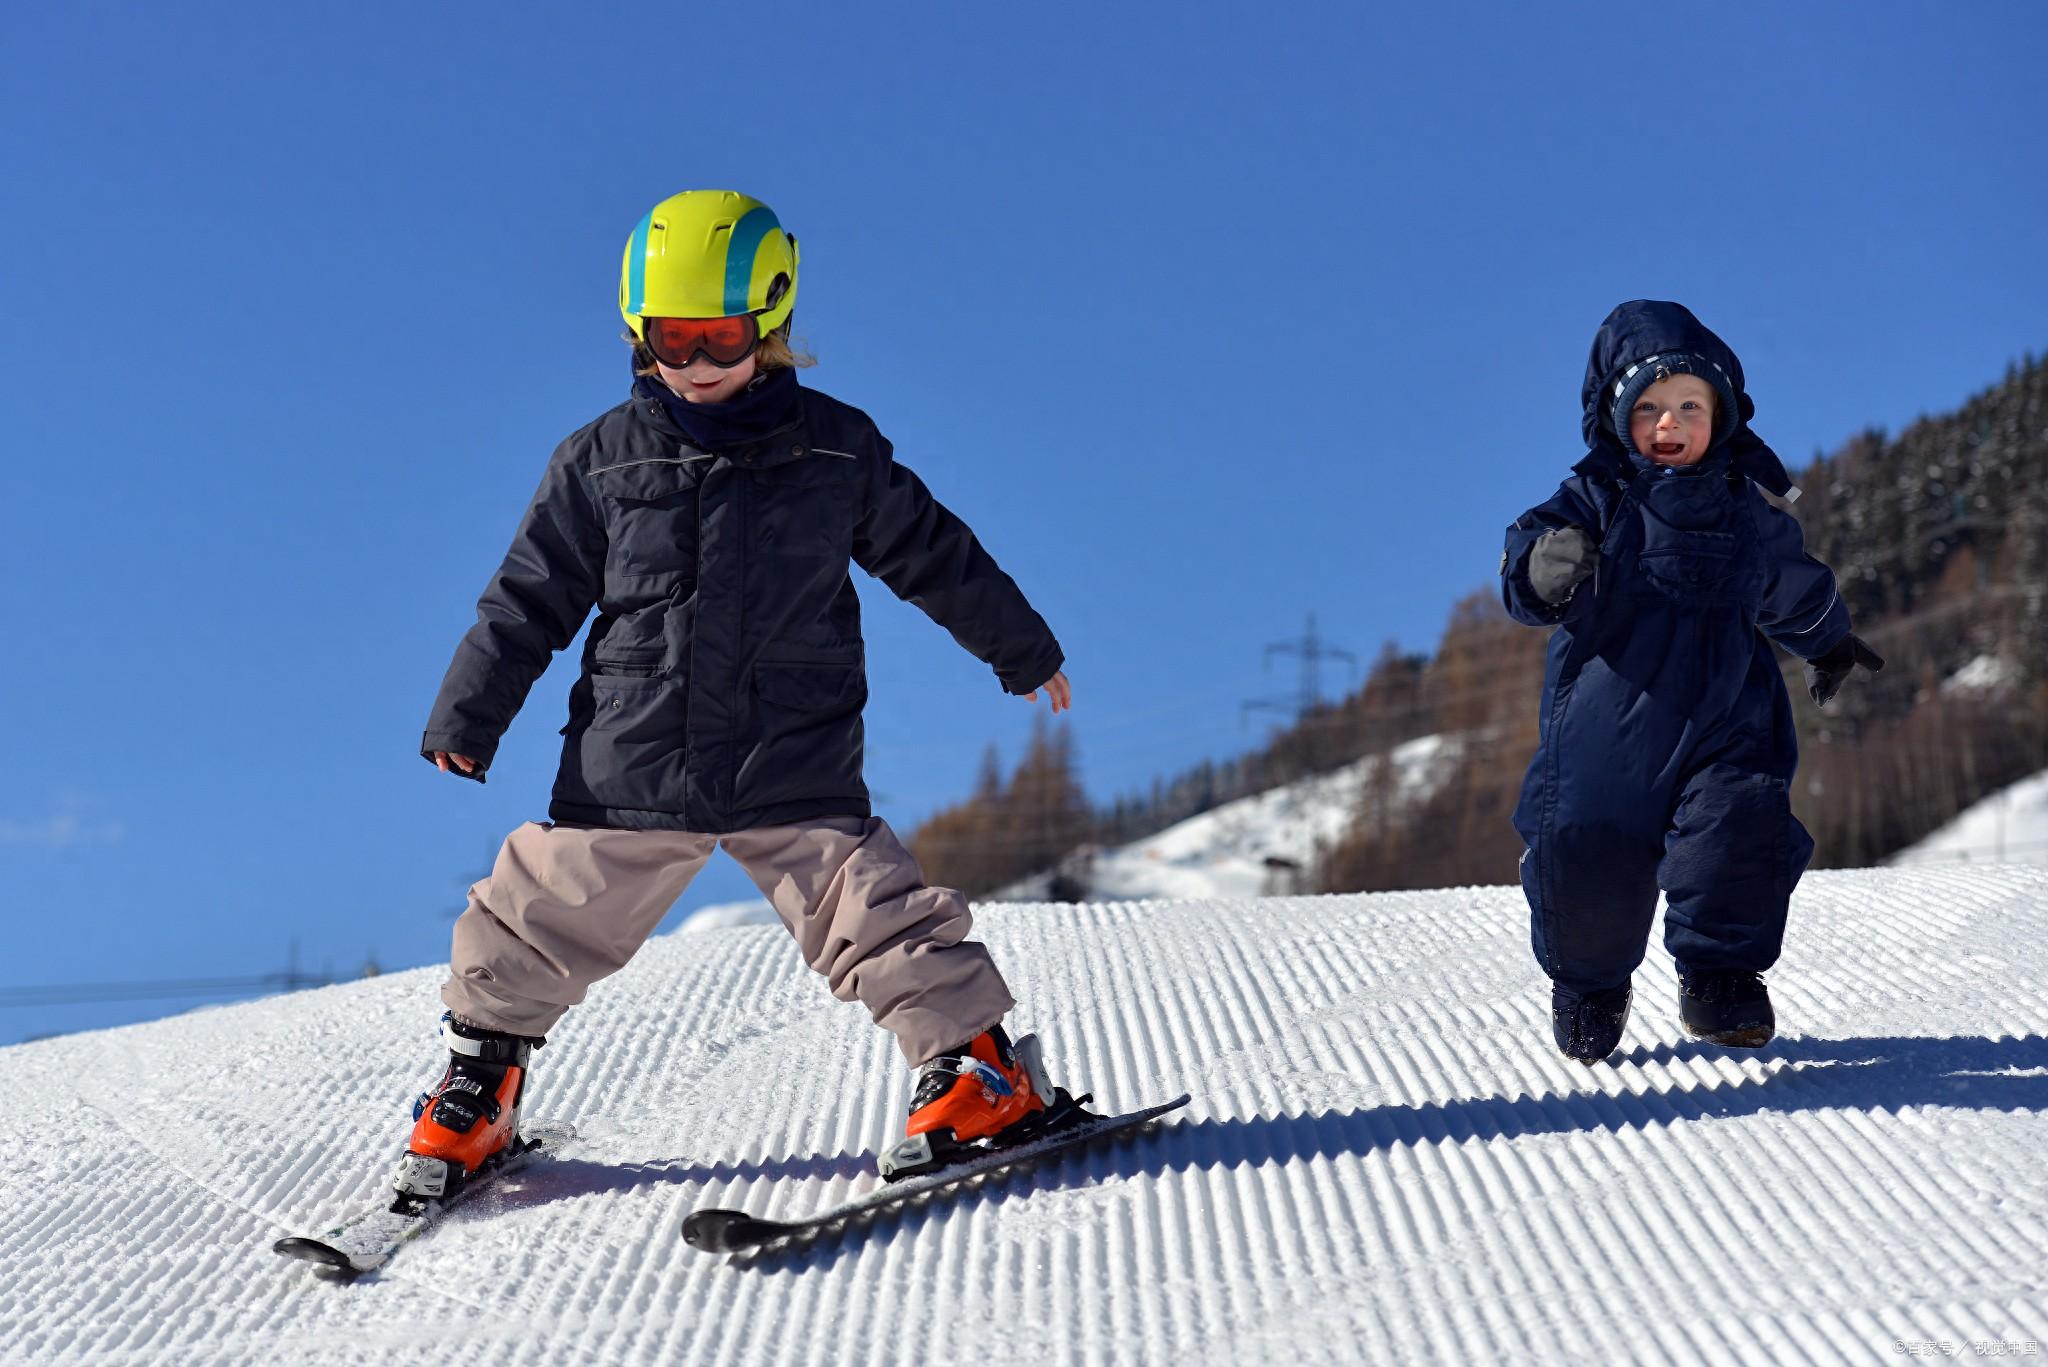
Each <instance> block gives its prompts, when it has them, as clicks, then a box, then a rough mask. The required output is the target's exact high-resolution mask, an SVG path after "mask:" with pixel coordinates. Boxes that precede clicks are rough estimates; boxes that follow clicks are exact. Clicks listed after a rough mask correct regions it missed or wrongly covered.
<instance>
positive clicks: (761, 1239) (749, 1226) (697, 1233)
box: [683, 1210, 783, 1253]
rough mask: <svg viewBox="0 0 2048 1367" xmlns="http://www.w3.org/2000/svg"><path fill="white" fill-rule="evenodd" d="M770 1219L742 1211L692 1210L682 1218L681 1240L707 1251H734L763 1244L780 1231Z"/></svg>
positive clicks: (781, 1228)
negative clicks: (761, 1218)
mask: <svg viewBox="0 0 2048 1367" xmlns="http://www.w3.org/2000/svg"><path fill="white" fill-rule="evenodd" d="M782 1230H783V1227H782V1226H781V1225H779V1224H777V1223H775V1221H773V1220H759V1219H756V1218H755V1217H753V1216H751V1215H749V1214H747V1213H746V1212H745V1211H743V1210H693V1211H691V1212H690V1213H689V1214H688V1215H687V1216H685V1217H684V1218H683V1242H684V1243H686V1244H688V1245H689V1246H690V1247H691V1248H695V1249H701V1250H703V1251H704V1252H706V1253H733V1252H737V1251H738V1250H740V1249H743V1248H752V1247H754V1245H756V1244H764V1243H767V1242H768V1241H769V1240H771V1239H774V1238H776V1237H777V1236H778V1235H780V1234H781V1233H782Z"/></svg>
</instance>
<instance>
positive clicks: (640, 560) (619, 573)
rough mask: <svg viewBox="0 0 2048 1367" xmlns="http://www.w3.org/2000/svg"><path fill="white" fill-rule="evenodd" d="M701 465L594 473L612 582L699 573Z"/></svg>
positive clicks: (649, 465)
mask: <svg viewBox="0 0 2048 1367" xmlns="http://www.w3.org/2000/svg"><path fill="white" fill-rule="evenodd" d="M697 464H698V462H694V461H690V460H647V461H637V462H634V463H632V464H629V465H619V466H614V467H612V468H610V469H607V470H600V471H598V472H597V473H596V483H597V487H598V490H599V495H600V497H601V498H602V499H603V500H604V524H605V535H606V537H607V538H608V539H609V542H610V544H609V546H608V547H607V549H606V551H605V572H606V576H607V577H608V578H614V579H616V578H627V579H631V578H639V577H642V576H646V575H665V574H675V573H677V572H679V571H681V572H688V573H694V572H695V571H696V568H697V491H698V473H697V468H696V467H697Z"/></svg>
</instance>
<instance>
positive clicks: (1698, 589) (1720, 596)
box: [1636, 528, 1744, 603]
mask: <svg viewBox="0 0 2048 1367" xmlns="http://www.w3.org/2000/svg"><path fill="white" fill-rule="evenodd" d="M1743 567H1744V561H1743V555H1742V541H1741V538H1740V537H1738V536H1736V535H1735V534H1734V533H1732V532H1692V531H1680V530H1677V529H1675V528H1666V529H1660V530H1659V531H1657V532H1655V533H1653V534H1651V536H1650V537H1649V538H1648V540H1647V541H1646V543H1645V544H1644V546H1643V549H1642V550H1641V552H1639V553H1638V555H1637V557H1636V570H1637V574H1636V582H1637V584H1638V586H1639V589H1640V591H1642V592H1645V593H1649V594H1654V595H1657V596H1660V597H1664V598H1670V599H1675V600H1677V601H1678V602H1681V603H1708V602H1716V603H1718V602H1728V601H1731V600H1733V599H1734V598H1736V597H1737V596H1738V594H1739V592H1740V588H1741V577H1742V575H1741V572H1742V569H1743Z"/></svg>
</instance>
